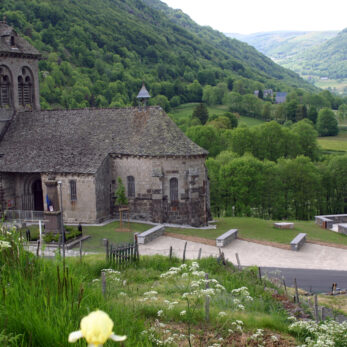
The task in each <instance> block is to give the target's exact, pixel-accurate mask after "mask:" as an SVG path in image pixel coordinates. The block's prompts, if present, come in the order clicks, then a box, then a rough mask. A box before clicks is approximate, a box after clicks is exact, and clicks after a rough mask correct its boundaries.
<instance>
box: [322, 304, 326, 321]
mask: <svg viewBox="0 0 347 347" xmlns="http://www.w3.org/2000/svg"><path fill="white" fill-rule="evenodd" d="M325 317H326V314H325V307H324V306H322V320H323V321H324V320H325Z"/></svg>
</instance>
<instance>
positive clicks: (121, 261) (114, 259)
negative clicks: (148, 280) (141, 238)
mask: <svg viewBox="0 0 347 347" xmlns="http://www.w3.org/2000/svg"><path fill="white" fill-rule="evenodd" d="M105 246H106V258H107V260H108V261H109V262H111V263H112V264H113V265H114V266H117V267H126V266H127V265H128V264H131V263H134V262H137V261H138V260H139V247H138V243H137V240H135V241H134V242H132V243H120V244H117V245H115V246H114V245H112V244H111V245H110V247H109V246H108V242H107V243H106V244H105Z"/></svg>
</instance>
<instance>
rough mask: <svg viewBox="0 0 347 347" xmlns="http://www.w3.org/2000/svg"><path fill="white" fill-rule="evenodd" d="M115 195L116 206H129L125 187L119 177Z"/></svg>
mask: <svg viewBox="0 0 347 347" xmlns="http://www.w3.org/2000/svg"><path fill="white" fill-rule="evenodd" d="M114 195H115V198H116V201H115V205H116V206H122V205H128V199H127V197H126V196H125V187H124V184H123V182H122V179H121V178H120V177H118V179H117V189H116V191H115V194H114Z"/></svg>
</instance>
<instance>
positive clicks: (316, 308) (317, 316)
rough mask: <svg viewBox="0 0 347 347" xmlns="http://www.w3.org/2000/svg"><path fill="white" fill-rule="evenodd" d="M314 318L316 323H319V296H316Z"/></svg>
mask: <svg viewBox="0 0 347 347" xmlns="http://www.w3.org/2000/svg"><path fill="white" fill-rule="evenodd" d="M314 316H315V318H316V322H317V323H318V322H319V313H318V297H317V294H315V295H314Z"/></svg>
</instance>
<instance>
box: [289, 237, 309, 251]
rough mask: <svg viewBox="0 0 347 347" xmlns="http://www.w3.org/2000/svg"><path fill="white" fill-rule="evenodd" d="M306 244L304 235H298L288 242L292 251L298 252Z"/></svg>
mask: <svg viewBox="0 0 347 347" xmlns="http://www.w3.org/2000/svg"><path fill="white" fill-rule="evenodd" d="M305 242H306V234H305V233H300V234H298V235H296V236H295V237H294V239H293V240H292V241H291V242H290V247H291V249H292V251H298V250H299V249H300V248H301V247H302V246H303V245H304V244H305Z"/></svg>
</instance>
